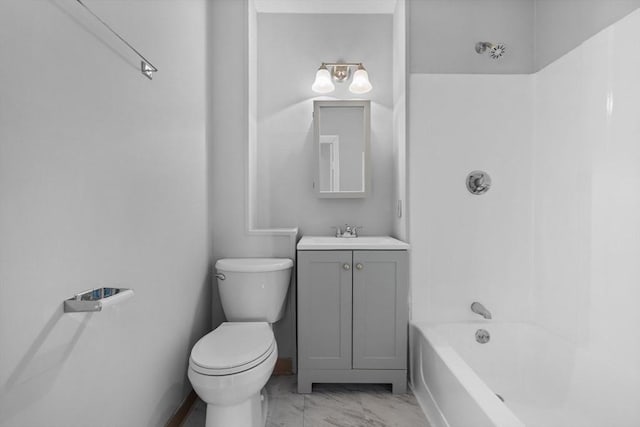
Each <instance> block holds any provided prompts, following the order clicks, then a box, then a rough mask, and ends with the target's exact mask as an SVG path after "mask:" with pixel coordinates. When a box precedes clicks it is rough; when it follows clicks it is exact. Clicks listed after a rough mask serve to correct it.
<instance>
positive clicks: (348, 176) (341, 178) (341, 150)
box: [313, 101, 371, 198]
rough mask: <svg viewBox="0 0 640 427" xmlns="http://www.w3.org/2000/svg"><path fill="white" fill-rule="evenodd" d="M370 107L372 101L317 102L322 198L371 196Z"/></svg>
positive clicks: (318, 186)
mask: <svg viewBox="0 0 640 427" xmlns="http://www.w3.org/2000/svg"><path fill="white" fill-rule="evenodd" d="M370 110H371V107H370V101H314V102H313V117H314V128H315V132H314V147H315V150H316V153H317V159H316V167H317V174H316V181H315V183H314V186H315V188H316V193H317V194H318V197H326V198H329V197H334V198H361V197H366V196H367V193H368V192H369V176H370V172H369V169H370V166H369V139H370V130H369V122H370V115H371V113H370Z"/></svg>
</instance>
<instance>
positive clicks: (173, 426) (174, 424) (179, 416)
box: [164, 390, 197, 427]
mask: <svg viewBox="0 0 640 427" xmlns="http://www.w3.org/2000/svg"><path fill="white" fill-rule="evenodd" d="M196 397H197V396H196V392H195V391H193V390H191V392H190V393H189V394H188V395H187V397H185V398H184V400H183V401H182V404H180V407H179V408H178V409H176V412H174V414H173V415H172V416H171V418H169V421H167V423H166V424H165V425H164V427H180V426H181V425H182V423H184V421H185V420H186V419H187V415H189V411H190V410H191V407H192V406H193V403H194V402H195V401H196Z"/></svg>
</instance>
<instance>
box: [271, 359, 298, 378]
mask: <svg viewBox="0 0 640 427" xmlns="http://www.w3.org/2000/svg"><path fill="white" fill-rule="evenodd" d="M291 374H293V362H292V360H291V358H290V357H282V358H281V357H279V358H278V360H276V367H275V368H274V369H273V374H272V375H291Z"/></svg>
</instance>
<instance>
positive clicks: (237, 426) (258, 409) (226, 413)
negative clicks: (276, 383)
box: [205, 393, 268, 427]
mask: <svg viewBox="0 0 640 427" xmlns="http://www.w3.org/2000/svg"><path fill="white" fill-rule="evenodd" d="M267 408H268V404H267V398H266V395H264V394H263V393H255V394H254V395H252V396H251V397H250V398H249V399H247V400H245V401H243V402H240V403H238V404H236V405H227V406H217V405H211V404H208V405H207V416H206V422H205V427H222V426H233V427H264V426H265V425H266V423H267V410H268V409H267Z"/></svg>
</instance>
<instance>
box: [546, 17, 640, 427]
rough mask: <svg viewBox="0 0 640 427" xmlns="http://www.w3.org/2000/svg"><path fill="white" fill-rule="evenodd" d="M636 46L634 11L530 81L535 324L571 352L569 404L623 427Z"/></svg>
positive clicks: (636, 173) (631, 355) (639, 130)
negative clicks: (572, 346)
mask: <svg viewBox="0 0 640 427" xmlns="http://www.w3.org/2000/svg"><path fill="white" fill-rule="evenodd" d="M638 38H640V11H636V12H633V13H632V14H631V15H629V16H627V17H626V18H624V19H622V20H621V21H620V22H618V23H616V24H614V25H613V26H611V27H609V28H607V29H606V30H604V31H602V32H600V33H599V34H597V35H596V36H594V37H593V38H591V39H589V40H588V41H586V42H585V43H583V44H582V45H580V46H579V47H578V48H576V49H575V50H573V51H571V52H570V53H569V54H567V55H565V56H563V57H562V58H561V59H559V60H558V61H556V62H554V63H553V64H551V65H549V66H548V67H546V68H544V69H543V70H542V71H540V72H538V73H537V74H536V77H535V84H536V91H535V93H536V99H535V118H536V130H537V135H536V139H535V167H534V177H535V183H536V184H535V216H536V228H535V236H536V239H535V260H536V262H535V271H536V279H535V284H536V286H535V289H534V296H535V303H536V306H535V319H536V320H537V321H538V322H540V323H542V324H543V325H544V326H545V327H547V328H549V329H550V330H552V331H553V332H555V333H557V334H560V335H562V336H564V337H565V338H567V339H569V340H571V341H573V342H575V343H576V344H577V345H578V348H579V353H578V357H577V366H576V368H575V371H574V376H573V377H574V381H573V384H572V385H573V387H574V388H575V390H577V391H578V393H577V395H578V397H577V398H576V401H575V402H573V403H574V404H576V405H580V407H581V408H583V411H584V412H585V413H586V414H588V415H589V416H591V417H594V419H600V420H601V422H602V425H605V424H606V425H615V426H629V427H630V426H634V425H637V423H638V420H640V409H638V408H639V406H638V394H637V389H638V384H640V364H639V363H638V360H640V341H639V340H638V339H637V333H636V331H635V328H636V326H637V325H638V324H640V311H638V309H637V302H638V300H640V288H638V286H637V284H638V282H639V281H640V268H639V267H638V265H639V264H638V261H637V258H638V254H640V239H639V237H640V225H639V223H638V217H640V196H639V195H638V192H637V183H638V181H639V180H640V169H639V168H638V163H639V161H640V146H639V145H638V141H639V140H640V122H639V121H638V111H640V101H639V100H640V82H639V80H638V75H640V53H639V52H638V50H637V40H638ZM593 389H598V390H615V393H590V392H588V391H589V390H593ZM603 408H604V409H605V411H603V412H606V416H604V417H603V416H602V414H598V412H597V411H598V410H599V411H602V409H603ZM598 416H600V417H602V418H595V417H598Z"/></svg>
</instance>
